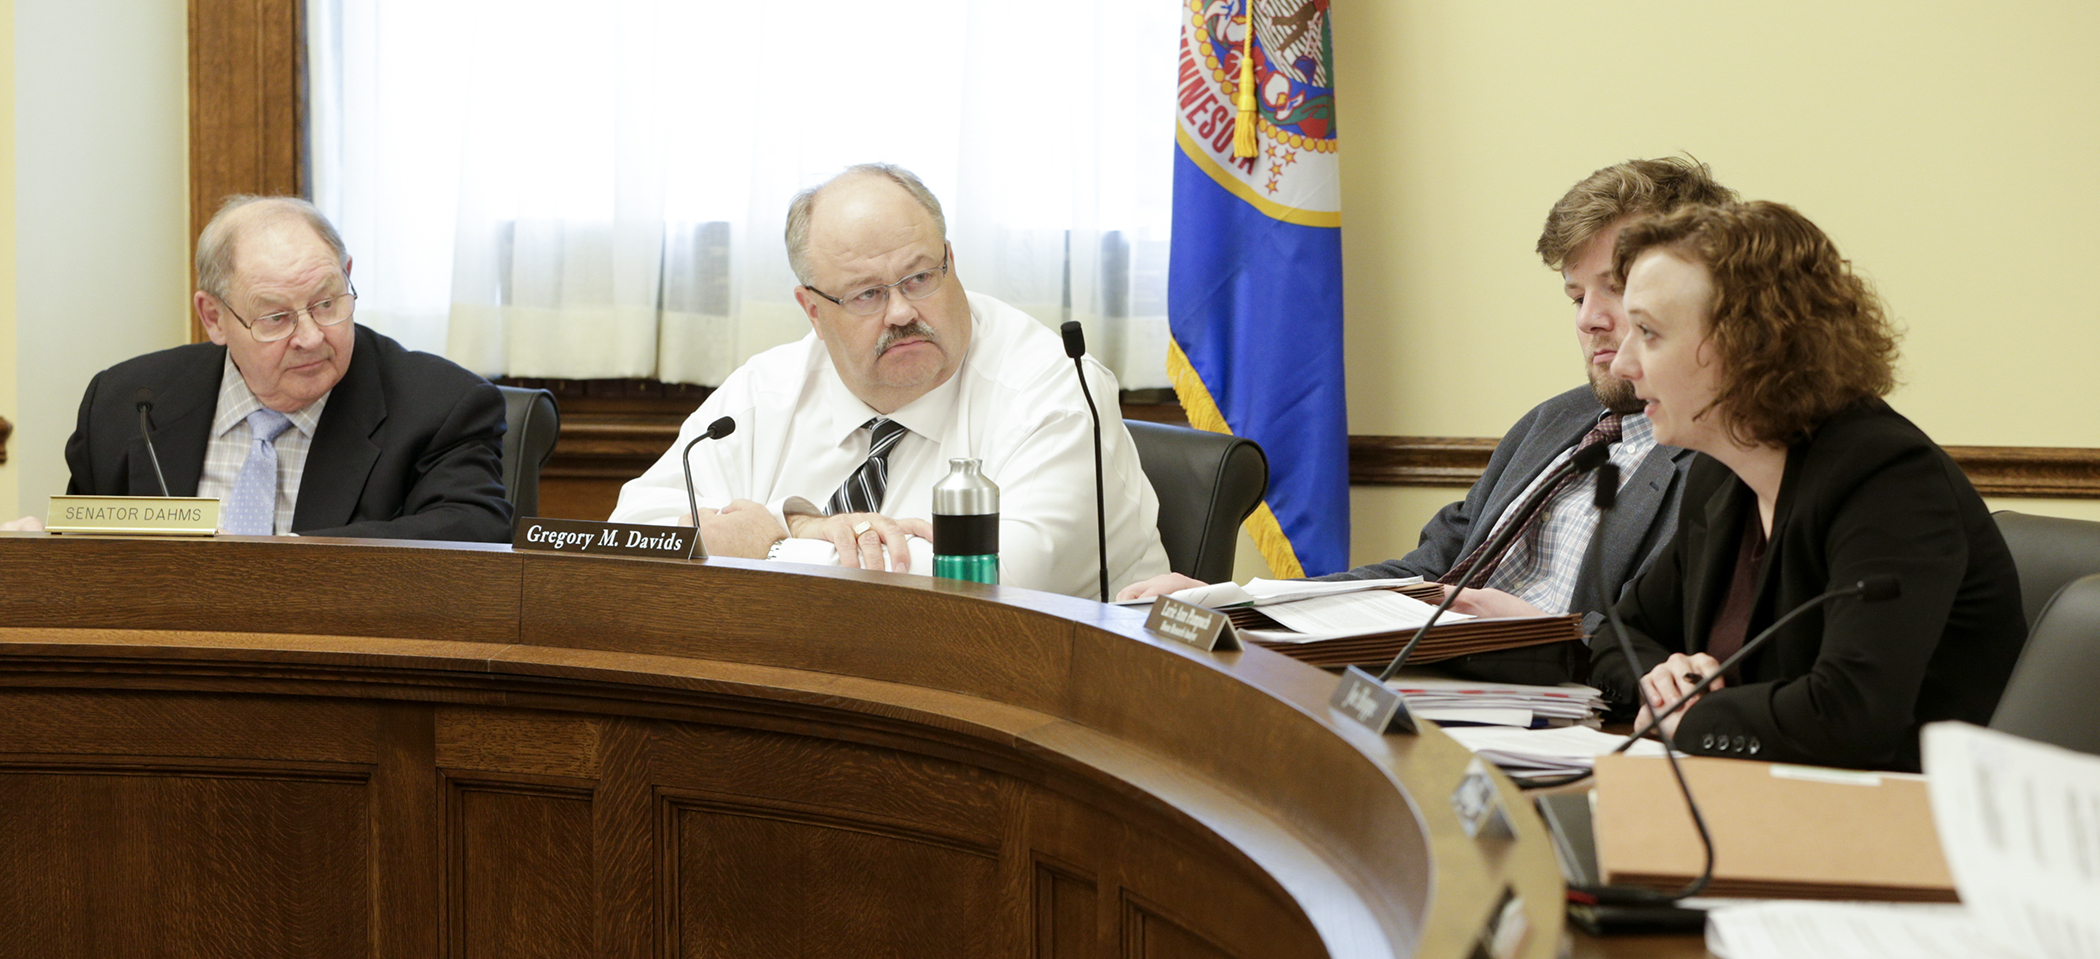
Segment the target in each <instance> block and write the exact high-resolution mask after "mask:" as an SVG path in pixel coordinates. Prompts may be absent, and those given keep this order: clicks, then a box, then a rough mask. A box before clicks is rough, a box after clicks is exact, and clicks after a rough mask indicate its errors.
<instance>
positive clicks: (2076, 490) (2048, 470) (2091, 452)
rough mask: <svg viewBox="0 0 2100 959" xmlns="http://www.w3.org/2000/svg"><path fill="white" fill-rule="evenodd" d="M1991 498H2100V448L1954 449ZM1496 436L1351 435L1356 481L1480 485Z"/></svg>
mask: <svg viewBox="0 0 2100 959" xmlns="http://www.w3.org/2000/svg"><path fill="white" fill-rule="evenodd" d="M1946 450H1947V455H1949V456H1952V457H1954V462H1955V463H1956V464H1958V465H1960V466H1961V468H1962V472H1964V473H1967V474H1968V476H1969V482H1971V483H1974V484H1976V491H1977V492H1979V493H1982V494H1983V495H1985V496H2043V497H2076V498H2085V499H2089V498H2093V497H2100V449H2083V448H2077V447H2063V446H2031V447H2030V446H1949V447H1946ZM1494 451H1495V441H1494V440H1492V439H1479V438H1471V437H1448V436H1351V437H1349V483H1350V484H1351V485H1353V486H1472V485H1473V483H1474V481H1475V480H1478V479H1480V474H1481V473H1482V472H1483V471H1485V470H1486V469H1487V464H1488V457H1489V456H1490V455H1491V454H1493V453H1494Z"/></svg>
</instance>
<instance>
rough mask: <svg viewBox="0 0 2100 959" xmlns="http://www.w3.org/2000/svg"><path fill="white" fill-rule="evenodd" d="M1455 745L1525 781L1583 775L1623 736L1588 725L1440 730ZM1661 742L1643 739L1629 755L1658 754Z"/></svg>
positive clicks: (1468, 727) (1477, 727) (1476, 727)
mask: <svg viewBox="0 0 2100 959" xmlns="http://www.w3.org/2000/svg"><path fill="white" fill-rule="evenodd" d="M1444 733H1445V734H1446V735H1448V736H1450V737H1451V738H1452V739H1456V740H1458V742H1459V745H1461V746H1464V747H1466V748H1467V749H1470V750H1472V751H1473V752H1474V753H1475V754H1477V755H1478V756H1479V757H1480V758H1482V759H1485V760H1487V761H1488V762H1491V763H1494V764H1495V765H1497V766H1500V767H1502V769H1503V771H1504V772H1507V773H1508V774H1510V775H1511V776H1513V777H1522V778H1527V779H1532V778H1539V777H1543V776H1558V775H1568V774H1573V773H1580V772H1586V771H1588V770H1589V768H1590V765H1591V764H1592V763H1594V762H1596V759H1597V757H1598V756H1602V755H1604V754H1606V753H1609V752H1611V751H1612V750H1614V749H1617V748H1619V744H1620V743H1623V742H1625V741H1626V737H1624V736H1614V735H1612V734H1610V733H1605V732H1599V731H1597V730H1595V729H1591V728H1590V727H1588V726H1561V727H1558V728H1555V729H1510V728H1508V727H1504V726H1453V727H1450V728H1447V729H1445V730H1444ZM1662 749H1663V747H1662V743H1659V742H1656V741H1655V740H1652V739H1644V740H1641V741H1640V742H1638V743H1635V744H1634V746H1633V748H1632V749H1630V750H1628V752H1629V753H1631V754H1633V755H1636V756H1656V757H1660V756H1661V755H1662Z"/></svg>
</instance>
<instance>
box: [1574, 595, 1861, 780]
mask: <svg viewBox="0 0 2100 959" xmlns="http://www.w3.org/2000/svg"><path fill="white" fill-rule="evenodd" d="M1901 595H1903V581H1902V580H1900V579H1897V578H1896V576H1895V574H1893V573H1876V574H1875V575H1873V576H1869V577H1867V578H1865V579H1862V580H1860V581H1859V582H1856V583H1853V584H1852V585H1850V586H1840V587H1838V588H1836V589H1833V590H1830V591H1829V592H1826V593H1824V594H1823V595H1821V596H1817V597H1816V598H1814V599H1811V600H1809V601H1807V602H1805V603H1802V604H1801V605H1799V606H1796V607H1794V608H1793V609H1792V610H1789V611H1788V612H1787V614H1786V615H1785V616H1781V617H1779V619H1778V620H1776V621H1774V622H1773V623H1772V625H1770V626H1767V627H1765V630H1764V632H1761V633H1758V634H1757V635H1756V636H1755V637H1752V638H1751V640H1750V641H1749V642H1747V643H1744V644H1743V648H1741V649H1738V650H1736V651H1735V655H1733V656H1730V657H1728V660H1727V661H1726V662H1723V663H1722V664H1721V665H1720V666H1719V667H1716V668H1715V669H1714V670H1712V671H1711V672H1709V673H1708V674H1707V675H1705V676H1701V677H1699V682H1698V683H1696V684H1694V685H1693V686H1692V688H1691V690H1690V691H1689V692H1687V693H1685V694H1684V695H1682V696H1679V697H1677V701H1676V702H1673V703H1671V704H1670V705H1669V706H1667V707H1665V708H1664V709H1663V710H1662V711H1661V712H1658V713H1655V714H1654V715H1653V716H1650V717H1649V718H1648V724H1647V725H1645V726H1642V727H1641V728H1639V729H1636V730H1634V732H1633V735H1631V736H1628V737H1627V738H1626V741H1625V742H1624V743H1621V744H1619V748H1617V749H1614V750H1612V752H1614V753H1623V752H1625V751H1626V750H1628V749H1631V748H1633V744H1634V742H1635V741H1637V740H1639V739H1640V738H1641V737H1642V736H1646V735H1648V733H1650V732H1651V731H1653V730H1655V729H1656V728H1657V727H1659V726H1661V725H1662V721H1663V720H1664V719H1666V718H1668V717H1669V716H1671V715H1673V714H1675V713H1676V712H1677V711H1678V710H1680V709H1683V708H1684V707H1685V704H1686V703H1689V702H1691V701H1692V700H1693V699H1694V698H1697V697H1698V695H1699V694H1700V693H1703V692H1706V689H1707V687H1709V686H1711V685H1713V683H1714V680H1717V679H1720V678H1721V677H1722V676H1724V675H1726V674H1727V673H1728V671H1729V670H1731V669H1734V668H1735V665H1736V664H1737V663H1740V662H1742V661H1743V657H1745V656H1748V655H1750V653H1751V652H1753V651H1755V650H1756V649H1757V647H1759V646H1762V645H1764V643H1765V641H1766V640H1769V639H1771V638H1772V637H1773V636H1776V635H1778V634H1779V627H1781V626H1785V625H1786V624H1788V623H1791V622H1793V621H1794V618H1795V617H1797V616H1800V615H1801V614H1803V613H1806V612H1808V611H1809V610H1811V609H1814V608H1816V607H1818V606H1821V605H1823V604H1824V603H1827V602H1830V601H1831V600H1833V599H1843V598H1845V597H1847V596H1857V597H1859V599H1860V601H1861V602H1863V603H1878V602H1881V601H1883V600H1889V599H1895V598H1896V597H1898V596H1901ZM1621 653H1622V655H1624V656H1625V657H1626V668H1627V670H1628V672H1631V671H1633V670H1635V669H1638V668H1639V666H1638V663H1639V662H1640V661H1639V660H1637V659H1634V658H1633V651H1632V650H1631V649H1626V650H1622V651H1621ZM1634 681H1635V682H1636V683H1638V682H1639V681H1640V677H1638V676H1635V677H1634Z"/></svg>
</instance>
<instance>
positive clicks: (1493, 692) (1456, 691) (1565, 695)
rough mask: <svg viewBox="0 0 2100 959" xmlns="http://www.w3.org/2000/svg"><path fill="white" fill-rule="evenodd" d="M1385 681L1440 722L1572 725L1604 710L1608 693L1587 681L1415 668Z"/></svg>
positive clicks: (1415, 709) (1411, 707) (1410, 705)
mask: <svg viewBox="0 0 2100 959" xmlns="http://www.w3.org/2000/svg"><path fill="white" fill-rule="evenodd" d="M1386 685H1388V686H1391V687H1393V688H1394V689H1396V690H1398V691H1399V692H1400V695H1402V696H1405V697H1407V711H1408V712H1410V713H1413V714H1414V715H1416V716H1418V717H1421V718H1424V719H1429V720H1432V721H1434V722H1436V723H1437V724H1439V725H1445V724H1451V723H1464V724H1468V725H1483V724H1484V725H1491V726H1516V727H1518V728H1530V727H1532V726H1539V727H1546V726H1570V725H1574V724H1576V723H1579V722H1583V721H1586V720H1589V719H1591V718H1592V717H1595V716H1596V715H1597V714H1599V713H1601V712H1603V711H1604V695H1603V694H1602V693H1600V692H1598V691H1597V690H1596V689H1594V688H1592V687H1589V686H1579V685H1576V684H1574V683H1563V684H1561V685H1559V686H1526V685H1522V684H1518V683H1480V682H1473V681H1472V680H1465V679H1445V678H1443V677H1439V676H1428V675H1419V674H1416V673H1412V672H1406V673H1402V674H1400V675H1399V676H1398V677H1396V678H1394V679H1391V680H1388V681H1387V682H1386Z"/></svg>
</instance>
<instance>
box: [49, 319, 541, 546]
mask: <svg viewBox="0 0 2100 959" xmlns="http://www.w3.org/2000/svg"><path fill="white" fill-rule="evenodd" d="M356 336H357V339H356V345H354V346H353V347H351V353H350V368H349V369H348V370H346V371H344V373H343V379H342V382H340V383H337V384H336V386H335V390H334V391H333V392H331V393H330V394H329V396H328V406H327V408H326V409H323V410H322V411H321V421H320V423H318V424H316V426H315V427H314V439H313V445H312V446H311V447H309V448H308V450H307V456H306V471H305V473H304V475H303V476H302V478H301V479H300V482H299V500H298V507H297V509H296V510H295V511H294V513H293V516H292V532H295V533H299V534H301V535H305V536H350V537H360V538H367V539H440V540H464V541H477V542H491V543H502V542H509V540H510V519H511V511H510V503H509V502H508V501H506V500H505V499H504V497H503V453H502V443H503V440H502V437H503V430H504V421H503V396H502V394H501V393H499V392H498V391H497V390H496V388H495V387H494V386H491V385H489V383H488V381H486V380H483V379H482V378H481V377H479V376H475V375H474V374H472V373H469V372H467V371H466V370H465V369H462V368H460V367H459V366H458V365H457V364H454V363H453V362H451V361H450V360H446V359H444V358H443V357H438V356H433V355H431V354H429V353H418V352H415V351H412V350H407V349H404V348H402V346H401V344H399V343H396V342H394V341H393V340H391V339H389V338H387V337H385V336H381V335H380V334H378V333H375V332H373V331H372V330H370V329H367V328H365V327H363V326H359V327H357V329H356ZM225 362H226V348H225V347H223V346H217V345H214V344H211V343H193V344H190V345H188V346H178V347H175V348H174V349H171V350H162V351H160V352H158V353H148V354H146V355H145V356H141V357H136V358H134V359H130V360H126V361H124V362H122V363H119V364H117V365H115V366H112V367H110V368H109V369H106V370H103V371H102V372H100V373H97V374H96V375H95V378H94V379H93V380H92V381H90V382H89V383H88V388H87V394H86V395H85V396H83V397H82V398H81V401H80V419H79V422H78V424H77V425H76V426H75V427H74V430H73V436H72V438H71V439H68V440H67V441H66V466H67V467H69V468H70V469H71V470H72V480H71V482H69V483H68V484H67V491H68V492H71V493H75V494H88V495H101V496H126V495H158V494H159V492H160V485H159V483H157V482H155V480H154V478H153V465H152V463H151V462H149V461H148V459H147V457H146V443H145V441H144V440H142V439H140V438H139V418H138V411H137V408H136V406H135V403H136V396H137V393H138V391H139V389H140V388H141V387H143V388H146V389H150V390H152V391H153V403H154V406H153V412H152V414H151V419H152V429H153V445H154V449H155V450H157V451H158V452H159V453H160V464H161V469H162V471H163V472H164V473H166V474H167V478H168V492H170V493H171V494H173V495H176V496H195V495H197V483H198V481H199V480H200V479H201V478H202V476H203V474H204V453H205V447H206V446H207V445H208V444H209V442H210V440H211V423H212V417H213V415H214V413H215V412H216V411H217V410H218V402H219V375H220V373H221V372H222V371H223V370H224V368H225Z"/></svg>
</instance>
